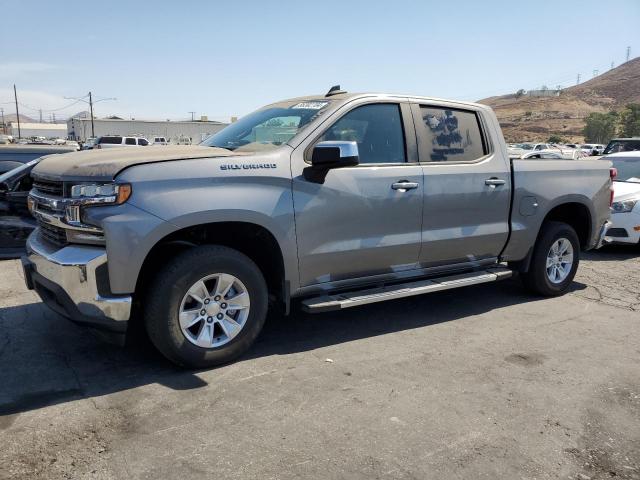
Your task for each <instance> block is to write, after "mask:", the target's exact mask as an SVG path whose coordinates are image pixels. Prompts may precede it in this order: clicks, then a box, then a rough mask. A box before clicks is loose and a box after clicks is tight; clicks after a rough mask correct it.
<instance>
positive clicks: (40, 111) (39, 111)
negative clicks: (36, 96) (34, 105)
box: [38, 109, 42, 123]
mask: <svg viewBox="0 0 640 480" xmlns="http://www.w3.org/2000/svg"><path fill="white" fill-rule="evenodd" d="M38 113H40V123H42V109H40V110H38Z"/></svg>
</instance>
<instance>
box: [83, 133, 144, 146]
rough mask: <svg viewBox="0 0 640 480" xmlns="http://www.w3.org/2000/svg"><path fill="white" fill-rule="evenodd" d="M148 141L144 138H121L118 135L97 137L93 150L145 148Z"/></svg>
mask: <svg viewBox="0 0 640 480" xmlns="http://www.w3.org/2000/svg"><path fill="white" fill-rule="evenodd" d="M147 145H149V140H147V139H146V138H144V137H121V136H120V135H105V136H103V137H98V139H97V140H96V144H95V145H94V147H93V148H112V147H146V146H147Z"/></svg>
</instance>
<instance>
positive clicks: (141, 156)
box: [33, 145, 248, 182]
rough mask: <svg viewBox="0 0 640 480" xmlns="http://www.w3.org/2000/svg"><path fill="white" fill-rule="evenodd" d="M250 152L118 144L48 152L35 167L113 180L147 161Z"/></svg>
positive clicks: (63, 176)
mask: <svg viewBox="0 0 640 480" xmlns="http://www.w3.org/2000/svg"><path fill="white" fill-rule="evenodd" d="M240 155H243V156H244V155H248V154H247V153H237V152H232V151H230V150H226V149H224V148H216V147H201V146H193V145H174V146H155V147H152V146H148V147H114V148H104V149H100V150H84V151H81V152H73V153H63V154H56V155H47V156H44V157H42V161H41V162H40V163H39V164H38V165H36V167H35V168H34V169H33V175H34V176H35V177H37V178H41V179H44V180H65V181H74V180H87V179H89V180H95V181H105V182H109V181H111V180H113V179H114V178H115V177H116V175H118V173H120V172H121V171H123V170H124V169H126V168H128V167H132V166H134V165H141V164H145V163H156V162H167V161H171V160H188V159H192V158H194V159H195V158H207V157H229V156H240Z"/></svg>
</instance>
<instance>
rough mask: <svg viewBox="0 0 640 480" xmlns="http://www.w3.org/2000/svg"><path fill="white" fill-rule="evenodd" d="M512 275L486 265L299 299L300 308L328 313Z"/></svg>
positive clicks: (506, 269) (509, 271)
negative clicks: (478, 269)
mask: <svg viewBox="0 0 640 480" xmlns="http://www.w3.org/2000/svg"><path fill="white" fill-rule="evenodd" d="M512 276H513V271H512V270H510V269H508V268H506V267H502V266H498V267H493V268H487V269H486V270H481V271H477V272H470V273H463V274H460V275H451V276H449V277H439V278H432V279H430V280H419V281H416V282H409V283H402V284H396V285H389V286H386V287H380V288H369V289H367V290H359V291H355V292H345V293H337V294H334V295H322V296H320V297H314V298H309V299H307V300H304V301H303V302H302V309H303V310H304V311H306V312H309V313H320V312H330V311H332V310H342V309H343V308H349V307H357V306H360V305H366V304H369V303H376V302H384V301H385V300H394V299H396V298H404V297H412V296H414V295H422V294H423V293H431V292H439V291H442V290H449V289H452V288H459V287H466V286H468V285H478V284H480V283H487V282H495V281H497V280H504V279H506V278H510V277H512Z"/></svg>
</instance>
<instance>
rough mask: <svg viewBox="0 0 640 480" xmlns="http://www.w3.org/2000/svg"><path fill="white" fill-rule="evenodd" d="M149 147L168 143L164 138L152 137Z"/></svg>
mask: <svg viewBox="0 0 640 480" xmlns="http://www.w3.org/2000/svg"><path fill="white" fill-rule="evenodd" d="M151 145H169V141H168V140H167V138H166V137H153V142H151Z"/></svg>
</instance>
